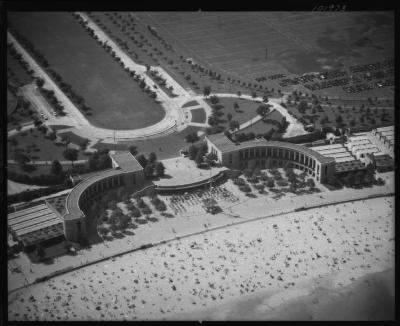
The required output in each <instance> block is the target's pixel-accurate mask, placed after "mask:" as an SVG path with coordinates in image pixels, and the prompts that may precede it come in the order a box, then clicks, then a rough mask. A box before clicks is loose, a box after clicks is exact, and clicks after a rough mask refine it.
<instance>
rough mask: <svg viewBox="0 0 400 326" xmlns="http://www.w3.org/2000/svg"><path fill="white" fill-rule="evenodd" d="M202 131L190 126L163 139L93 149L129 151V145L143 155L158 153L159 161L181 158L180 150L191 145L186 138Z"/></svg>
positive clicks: (103, 145) (99, 144)
mask: <svg viewBox="0 0 400 326" xmlns="http://www.w3.org/2000/svg"><path fill="white" fill-rule="evenodd" d="M200 130H202V128H198V127H193V126H189V127H187V128H185V129H184V130H183V131H182V132H179V133H175V134H171V135H167V136H165V137H162V138H153V139H147V140H137V141H133V142H120V143H119V144H116V145H114V144H105V143H97V144H96V145H94V146H93V148H96V149H100V148H108V149H110V150H127V149H128V147H129V145H134V146H137V148H138V151H139V152H140V153H142V154H149V153H151V152H154V153H156V155H157V157H158V158H159V159H166V158H172V157H176V156H179V150H180V149H187V148H189V146H190V145H191V144H190V143H187V142H185V136H186V135H188V134H190V133H192V132H197V131H200Z"/></svg>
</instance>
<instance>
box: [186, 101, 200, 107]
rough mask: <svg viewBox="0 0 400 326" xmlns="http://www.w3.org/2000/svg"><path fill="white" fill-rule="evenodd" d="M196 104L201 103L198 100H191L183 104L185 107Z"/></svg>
mask: <svg viewBox="0 0 400 326" xmlns="http://www.w3.org/2000/svg"><path fill="white" fill-rule="evenodd" d="M195 105H199V103H198V102H197V101H189V102H187V103H185V104H183V105H182V107H183V108H188V107H190V106H195Z"/></svg>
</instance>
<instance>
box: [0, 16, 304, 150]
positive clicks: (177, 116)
mask: <svg viewBox="0 0 400 326" xmlns="http://www.w3.org/2000/svg"><path fill="white" fill-rule="evenodd" d="M77 14H78V15H79V16H80V17H81V18H82V19H83V20H84V21H85V22H86V23H87V26H88V27H89V28H90V29H92V30H93V32H94V34H95V35H96V36H97V37H98V39H99V40H100V41H101V42H103V43H104V42H107V44H108V45H109V46H110V47H111V48H112V49H113V51H114V52H115V54H116V56H117V57H119V58H120V59H121V61H122V62H123V64H124V65H125V67H128V68H129V69H131V70H134V71H135V72H136V73H137V74H138V75H140V76H141V78H143V79H144V80H145V81H146V83H147V85H149V86H150V87H151V86H152V85H154V81H153V80H152V79H151V78H150V77H149V76H148V75H147V74H146V67H145V66H143V65H139V64H137V63H136V62H134V61H133V60H132V59H131V58H130V57H129V56H128V55H127V54H126V53H125V52H124V51H123V50H122V49H121V48H120V47H119V46H118V45H117V44H116V43H115V42H114V41H113V40H111V38H110V37H109V36H108V35H107V34H106V33H104V32H103V31H102V30H101V29H100V28H99V27H98V26H97V25H96V24H95V23H94V22H93V21H92V20H91V19H90V18H89V17H88V16H87V15H86V14H84V13H81V12H79V13H77ZM7 41H8V42H12V43H13V44H14V46H15V48H16V50H17V51H18V52H19V53H21V54H22V56H23V58H24V59H25V61H27V62H28V64H29V65H30V66H31V67H32V69H33V70H34V72H35V76H37V77H40V78H42V79H43V80H44V81H45V87H46V88H48V89H51V90H53V91H54V93H55V95H56V97H57V99H58V100H59V101H60V102H61V104H62V105H63V106H64V108H65V111H66V113H67V116H66V117H62V118H58V117H57V118H56V117H53V116H51V115H50V117H49V118H50V119H49V121H48V122H47V124H61V120H62V124H65V125H70V126H71V127H72V128H71V131H73V132H74V133H75V134H77V135H79V136H81V137H84V138H88V139H90V140H91V141H92V142H97V141H102V142H104V143H115V142H118V141H131V140H137V139H146V138H156V137H162V136H165V135H168V134H171V133H173V132H176V131H181V130H183V129H185V128H186V127H187V126H188V125H193V123H191V121H190V120H191V119H190V118H191V114H190V112H189V111H188V110H187V109H183V108H182V105H183V104H184V103H186V102H189V101H192V100H197V101H198V102H199V104H200V105H201V107H203V108H204V110H205V112H206V123H205V124H204V125H203V126H207V121H208V117H209V116H210V115H211V114H212V109H211V108H210V106H209V105H208V103H207V102H205V101H204V96H202V95H194V94H192V92H189V91H187V90H186V89H184V88H183V87H182V86H181V85H180V84H178V83H177V82H176V81H175V80H174V79H173V78H172V77H171V76H170V75H169V74H168V73H167V72H166V71H165V70H164V69H163V68H161V67H154V66H152V67H151V69H152V70H156V71H158V72H159V74H160V75H161V76H162V77H163V78H165V79H166V81H167V85H168V86H172V87H173V92H174V94H176V96H175V97H173V98H171V97H169V96H168V95H167V94H166V93H165V92H164V91H163V90H162V89H160V88H159V87H158V88H156V89H154V91H155V92H156V94H157V100H158V101H160V104H161V105H162V106H163V108H164V109H165V112H166V114H165V116H164V118H163V119H162V120H161V121H159V122H158V123H156V124H154V125H151V126H148V127H145V128H140V129H134V130H113V129H105V128H99V127H95V126H93V125H92V124H91V123H90V122H89V121H88V120H87V119H86V117H85V116H84V115H83V114H82V113H81V111H80V110H79V109H78V108H77V107H76V106H75V104H74V103H72V101H71V100H70V99H69V98H68V97H67V96H66V95H65V94H64V92H62V91H61V89H60V88H59V87H58V86H57V85H56V83H54V81H53V80H52V79H51V78H50V76H49V75H48V74H47V73H46V72H45V70H43V69H42V68H41V67H40V66H39V65H38V64H37V63H36V61H35V60H34V59H33V58H32V57H31V55H30V54H29V53H28V52H27V51H26V50H25V49H24V48H23V47H22V46H21V45H20V44H19V42H18V41H17V40H16V39H15V38H14V37H13V36H12V35H11V33H9V32H7ZM27 93H29V96H30V97H32V96H34V95H35V94H34V92H33V90H32V89H29V90H27ZM213 95H216V96H219V97H233V98H244V99H247V100H251V101H262V98H261V97H257V98H253V97H251V96H250V95H241V96H240V97H239V96H238V95H237V94H225V93H221V94H213ZM278 101H279V99H270V100H269V103H270V104H271V105H273V107H274V108H275V109H276V110H278V111H279V112H280V113H281V114H282V115H284V116H285V117H286V120H287V121H288V122H289V123H290V125H289V127H288V129H287V132H286V134H285V135H284V136H285V137H292V136H296V135H302V134H305V133H307V132H306V131H305V130H304V128H303V125H302V124H301V123H300V122H299V121H297V120H296V119H295V118H294V117H292V116H291V115H290V114H289V113H288V112H287V110H286V109H285V108H283V107H282V106H281V105H279V103H278ZM34 102H35V101H34Z"/></svg>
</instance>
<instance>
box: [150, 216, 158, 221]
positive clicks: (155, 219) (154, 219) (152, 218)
mask: <svg viewBox="0 0 400 326" xmlns="http://www.w3.org/2000/svg"><path fill="white" fill-rule="evenodd" d="M147 220H148V221H150V222H153V223H154V222H158V218H156V217H154V216H153V217H150V216H149V217H148V218H147Z"/></svg>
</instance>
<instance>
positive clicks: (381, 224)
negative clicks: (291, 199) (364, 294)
mask: <svg viewBox="0 0 400 326" xmlns="http://www.w3.org/2000/svg"><path fill="white" fill-rule="evenodd" d="M374 201H376V202H374ZM393 226H394V213H393V199H392V198H379V199H371V200H369V201H368V204H367V203H366V202H365V201H358V202H353V203H346V204H339V205H336V206H328V207H324V208H322V209H319V210H310V211H303V212H297V213H294V214H288V215H282V216H277V217H273V218H268V219H263V220H259V221H254V222H250V223H246V224H241V225H236V226H231V227H226V228H224V229H219V230H215V231H212V232H206V233H202V234H199V235H196V236H193V237H189V238H185V239H179V238H178V239H177V240H176V241H172V242H168V243H166V244H164V245H160V246H156V247H153V248H149V249H146V250H142V251H138V252H135V253H131V254H127V255H124V256H122V257H120V258H116V259H112V260H108V261H105V262H102V263H99V264H96V265H92V266H88V267H85V268H82V269H80V270H77V271H74V272H72V273H68V274H65V275H61V276H59V277H55V278H53V279H50V280H49V281H47V282H45V283H41V284H36V285H34V286H31V287H29V288H26V289H23V290H20V291H17V292H15V293H12V294H10V296H9V318H10V320H134V319H163V318H164V319H169V318H173V316H175V315H176V314H179V313H184V312H190V311H191V310H198V309H205V308H208V307H211V306H215V305H218V304H221V303H225V302H226V301H227V300H234V299H237V298H238V297H240V296H244V295H251V294H253V293H255V292H259V291H267V290H269V291H270V290H274V291H284V290H286V289H293V288H295V287H296V286H297V285H298V284H300V283H302V282H303V281H305V280H308V279H310V278H311V279H314V278H318V277H322V276H323V275H326V274H329V273H333V272H337V271H340V270H346V271H349V272H346V273H347V274H346V277H348V278H349V279H352V278H353V279H354V275H358V274H357V273H360V272H362V273H367V272H368V271H370V270H373V269H374V268H376V267H377V266H378V267H379V268H383V267H384V266H389V265H391V264H392V263H393V261H394V228H393ZM352 272H354V275H353V274H352ZM339 285H340V284H339Z"/></svg>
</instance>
